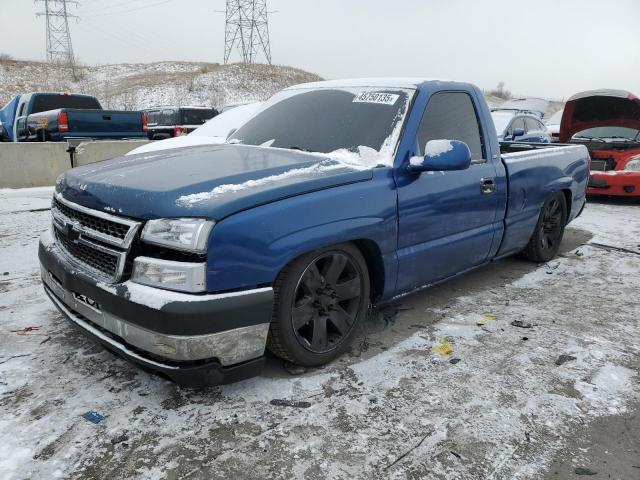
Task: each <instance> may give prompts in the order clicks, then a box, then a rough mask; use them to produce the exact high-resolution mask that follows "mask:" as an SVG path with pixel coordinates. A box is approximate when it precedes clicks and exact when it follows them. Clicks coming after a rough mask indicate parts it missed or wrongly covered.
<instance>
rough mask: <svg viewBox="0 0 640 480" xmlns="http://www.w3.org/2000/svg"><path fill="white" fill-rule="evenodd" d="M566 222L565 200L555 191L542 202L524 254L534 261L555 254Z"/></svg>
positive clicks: (551, 256) (544, 260) (548, 258)
mask: <svg viewBox="0 0 640 480" xmlns="http://www.w3.org/2000/svg"><path fill="white" fill-rule="evenodd" d="M566 223H567V201H566V199H565V196H564V194H563V193H562V192H556V193H554V194H553V195H552V196H551V197H549V198H548V199H547V201H546V202H544V205H543V206H542V210H541V211H540V217H539V218H538V223H537V224H536V228H535V230H534V231H533V235H532V236H531V239H530V240H529V243H528V244H527V246H526V247H525V249H524V251H523V253H524V256H525V257H527V258H528V259H529V260H532V261H534V262H538V263H541V262H548V261H549V260H551V259H552V258H553V257H555V256H556V254H557V253H558V250H559V249H560V242H562V237H563V236H564V227H565V225H566Z"/></svg>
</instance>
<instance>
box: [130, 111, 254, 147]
mask: <svg viewBox="0 0 640 480" xmlns="http://www.w3.org/2000/svg"><path fill="white" fill-rule="evenodd" d="M260 107H262V102H256V103H249V104H247V105H242V106H239V107H236V108H233V109H231V110H227V111H225V112H223V113H221V114H220V115H217V116H215V117H213V118H212V119H211V120H209V121H207V122H206V123H205V124H204V125H202V126H201V127H198V128H196V129H195V130H194V131H193V132H191V133H190V134H189V135H183V136H180V137H172V138H167V139H166V140H158V141H155V142H150V143H147V144H146V145H142V146H141V147H138V148H134V149H133V150H131V151H130V152H129V153H127V155H135V154H138V153H149V152H157V151H160V150H168V149H171V148H180V147H193V146H195V145H214V144H218V143H224V142H225V141H226V140H227V137H228V136H229V133H231V131H232V130H236V129H238V128H239V127H241V126H242V125H244V124H245V122H247V120H249V119H250V118H251V117H253V116H254V115H255V114H256V113H257V112H258V110H260Z"/></svg>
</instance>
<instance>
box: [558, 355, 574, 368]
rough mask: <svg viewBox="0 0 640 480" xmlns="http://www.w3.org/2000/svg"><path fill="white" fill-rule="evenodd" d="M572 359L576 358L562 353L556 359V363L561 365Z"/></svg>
mask: <svg viewBox="0 0 640 480" xmlns="http://www.w3.org/2000/svg"><path fill="white" fill-rule="evenodd" d="M572 360H577V358H576V357H574V356H572V355H566V354H564V353H563V354H562V355H560V356H559V357H558V359H557V360H556V365H563V364H565V363H567V362H570V361H572Z"/></svg>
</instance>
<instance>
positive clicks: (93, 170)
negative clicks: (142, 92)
mask: <svg viewBox="0 0 640 480" xmlns="http://www.w3.org/2000/svg"><path fill="white" fill-rule="evenodd" d="M340 155H342V159H340ZM351 157H352V158H351ZM356 159H359V156H358V154H356V153H344V152H342V153H339V154H337V155H336V156H335V158H333V157H332V156H331V155H330V154H315V153H314V154H312V153H306V152H300V151H295V150H286V149H280V148H264V147H254V146H248V145H229V144H223V145H209V146H207V145H202V146H195V147H188V148H182V149H172V150H167V151H163V152H156V153H150V154H146V155H145V154H140V155H132V156H130V157H120V158H116V159H113V160H106V161H104V162H98V163H93V164H89V165H85V166H82V167H77V168H74V169H72V170H68V171H67V172H65V173H64V174H63V175H62V176H61V177H60V179H59V183H58V185H57V190H58V191H60V192H61V193H62V195H63V196H64V197H65V198H67V199H68V200H70V201H72V202H75V203H78V204H80V205H83V206H85V207H87V208H92V209H94V210H102V211H109V212H113V211H114V210H115V211H116V212H118V213H120V214H122V215H125V216H128V217H132V218H140V219H149V218H158V217H175V216H180V215H184V214H188V215H189V216H202V217H207V218H216V219H220V218H224V217H226V216H228V215H231V214H233V213H235V212H237V211H241V210H246V209H247V208H252V207H254V206H256V205H262V204H265V203H270V202H273V201H277V200H281V199H282V198H286V197H289V196H293V195H300V194H303V193H307V192H311V191H316V190H321V189H325V188H331V187H335V186H339V185H344V184H348V183H354V182H360V181H365V180H369V179H371V178H372V175H373V173H372V171H373V169H372V168H368V167H365V166H363V165H361V164H359V163H357V162H356V161H355V160H356ZM185 208H188V212H185Z"/></svg>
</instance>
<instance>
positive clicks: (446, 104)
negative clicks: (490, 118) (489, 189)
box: [418, 92, 486, 161]
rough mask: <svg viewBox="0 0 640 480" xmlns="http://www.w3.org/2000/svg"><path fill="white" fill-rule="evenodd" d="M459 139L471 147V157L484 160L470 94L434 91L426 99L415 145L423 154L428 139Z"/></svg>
mask: <svg viewBox="0 0 640 480" xmlns="http://www.w3.org/2000/svg"><path fill="white" fill-rule="evenodd" d="M442 139H446V140H460V141H461V142H464V143H466V144H467V145H468V146H469V150H471V160H475V161H478V160H483V159H486V157H485V156H484V154H483V148H482V139H481V135H480V126H479V124H478V117H477V115H476V110H475V108H474V106H473V101H472V100H471V97H470V96H469V95H468V94H467V93H464V92H441V93H436V94H435V95H433V96H432V97H431V99H430V100H429V104H428V105H427V108H426V110H425V111H424V114H423V115H422V120H421V121H420V128H419V129H418V148H419V149H420V155H423V154H424V153H423V150H424V146H425V145H426V143H427V142H428V141H429V140H442Z"/></svg>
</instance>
